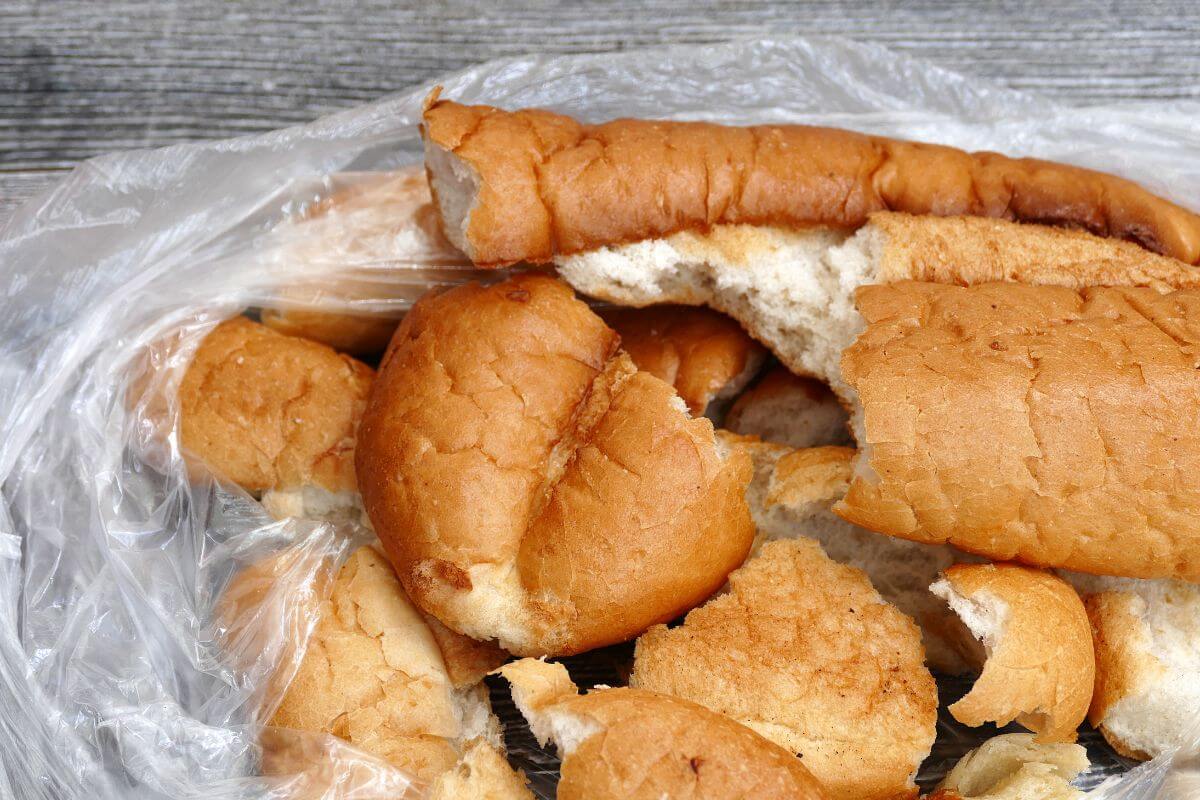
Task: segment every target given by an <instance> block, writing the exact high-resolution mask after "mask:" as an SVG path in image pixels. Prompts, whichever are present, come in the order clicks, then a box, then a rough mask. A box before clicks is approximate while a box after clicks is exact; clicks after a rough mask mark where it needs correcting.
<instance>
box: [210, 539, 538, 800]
mask: <svg viewBox="0 0 1200 800" xmlns="http://www.w3.org/2000/svg"><path fill="white" fill-rule="evenodd" d="M275 563H276V561H275V559H271V560H269V562H268V565H267V566H263V567H255V568H253V569H250V570H247V571H246V572H244V573H242V574H240V575H238V576H236V577H235V579H234V581H233V582H232V584H231V585H230V587H229V588H228V589H227V590H226V592H225V594H224V596H223V597H224V600H223V606H222V607H223V608H224V609H225V612H224V613H225V614H226V617H227V619H229V620H230V627H231V628H236V627H239V626H241V627H247V625H248V621H247V620H248V618H249V619H252V618H253V616H254V615H255V614H257V613H258V610H257V609H256V608H255V606H254V605H253V601H254V599H255V598H257V597H261V596H262V595H263V593H264V592H265V591H266V589H267V586H268V585H269V584H270V582H271V580H272V579H273V578H276V577H278V576H279V575H280V570H279V569H276V568H274V567H273V566H270V565H274V564H275ZM326 586H327V588H328V591H329V594H328V599H326V600H324V601H323V602H321V603H320V604H319V605H317V606H315V607H313V608H312V611H311V616H312V617H313V618H315V620H316V626H315V629H314V630H313V632H312V635H311V636H310V637H309V639H308V642H307V646H306V648H305V650H304V652H303V657H302V658H301V659H300V661H299V665H298V666H297V667H296V668H295V672H294V675H292V674H290V670H289V667H291V666H292V665H291V664H290V663H289V661H288V660H286V659H285V660H284V661H283V662H282V663H281V664H280V670H281V674H280V676H279V677H280V678H282V679H283V682H285V683H286V691H283V693H282V698H281V699H280V700H279V703H278V706H277V707H276V708H275V709H274V712H273V714H272V715H271V717H270V722H269V724H270V725H272V726H275V727H279V728H290V729H295V730H302V731H310V732H314V733H327V734H332V735H334V736H337V737H339V738H341V739H344V740H346V741H347V742H349V743H351V744H353V745H354V746H355V747H358V748H361V749H363V750H366V751H367V752H369V753H371V754H373V755H375V756H377V757H379V758H381V759H383V760H385V761H387V762H388V763H389V764H391V765H392V766H394V767H396V768H398V769H400V770H402V771H404V772H405V773H406V774H408V775H409V776H411V777H413V778H414V779H416V780H419V781H422V782H426V783H428V782H431V781H434V780H436V779H437V778H438V777H439V776H440V775H442V774H443V773H446V772H447V771H452V770H462V769H469V764H468V765H464V764H461V763H460V758H461V757H463V756H464V755H467V756H469V757H470V758H471V759H479V758H481V756H480V755H479V754H478V753H476V752H475V751H476V750H477V748H478V747H479V746H484V747H488V748H491V749H492V750H494V751H495V752H496V753H497V757H498V758H500V760H501V761H503V759H502V757H500V756H499V755H498V754H499V753H502V752H503V744H502V741H501V738H500V727H499V721H498V720H497V719H496V718H495V716H494V715H493V714H492V713H491V707H490V705H489V703H488V697H487V690H486V688H485V687H484V686H483V685H482V684H479V683H475V684H474V685H464V684H459V685H456V683H455V681H454V680H453V678H452V677H451V674H450V671H449V669H448V668H447V664H446V659H445V656H444V653H443V651H442V650H441V649H440V648H439V646H438V640H437V639H436V638H435V637H434V635H433V634H432V633H431V631H430V629H429V627H428V625H427V624H426V622H425V620H424V619H423V618H422V617H421V615H420V613H419V612H418V611H417V610H416V609H415V608H414V607H413V606H412V604H411V603H410V602H409V600H408V598H407V597H406V596H405V594H404V590H403V588H402V587H401V586H400V582H399V581H398V580H397V579H396V575H395V573H394V572H393V570H392V568H391V566H390V565H389V564H388V563H387V560H386V558H385V557H384V556H383V555H382V554H381V553H380V552H379V551H378V550H376V549H375V548H373V547H370V546H367V547H362V548H360V549H358V550H356V551H355V552H354V553H353V554H351V556H350V557H349V559H347V561H346V562H345V563H344V564H343V565H342V566H341V567H340V568H339V569H338V570H337V573H336V577H334V578H333V579H332V581H330V582H328V583H327V584H326ZM289 679H290V680H289ZM269 683H270V684H272V685H274V686H275V688H277V689H279V690H283V689H284V686H283V685H280V683H281V681H280V680H277V679H272V680H271V681H269ZM472 753H474V755H471V754H472ZM283 755H284V754H280V758H276V759H275V760H276V761H280V760H281V759H282V760H286V759H284V758H283ZM505 766H506V768H507V765H505ZM493 771H494V770H493ZM509 771H510V772H511V770H509ZM508 783H511V784H513V785H516V784H517V783H519V781H518V780H517V779H515V778H513V779H512V780H509V781H508ZM507 796H511V797H527V796H529V795H528V794H521V793H513V794H511V795H507Z"/></svg>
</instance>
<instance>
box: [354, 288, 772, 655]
mask: <svg viewBox="0 0 1200 800" xmlns="http://www.w3.org/2000/svg"><path fill="white" fill-rule="evenodd" d="M617 344H618V337H617V334H616V333H615V332H614V331H612V330H611V329H610V328H608V327H607V326H606V325H605V324H604V322H603V320H601V319H600V318H599V317H598V316H596V314H595V313H593V312H592V311H591V310H590V309H589V308H588V307H587V305H586V304H584V303H583V302H582V301H580V300H578V299H577V298H576V297H575V296H574V293H573V292H572V291H571V289H570V287H568V286H567V285H566V284H564V283H562V282H561V281H558V280H556V279H554V278H552V277H549V276H545V275H537V274H523V275H518V276H516V277H513V278H510V279H509V280H507V281H504V282H503V283H498V284H494V285H491V286H487V287H484V286H480V285H478V284H469V285H465V286H459V287H456V288H454V289H450V290H448V291H445V292H442V293H433V294H430V295H429V296H427V297H425V298H423V299H422V300H421V301H420V302H419V303H417V305H416V306H414V307H413V309H412V311H410V312H409V314H408V316H406V317H405V319H404V322H403V323H402V324H401V328H400V330H399V331H398V332H397V334H396V337H395V338H394V339H393V342H392V346H391V348H390V349H389V351H388V355H387V357H386V358H385V359H384V362H383V364H382V366H381V367H380V371H379V376H378V377H377V379H376V381H375V384H374V386H373V388H372V391H371V398H370V402H369V403H368V405H367V409H366V411H365V412H364V414H363V421H362V424H361V426H360V428H359V438H358V448H357V451H356V463H357V474H358V479H359V485H360V487H361V489H362V492H363V501H364V505H365V506H366V509H367V511H368V513H369V514H370V517H371V521H372V522H373V523H374V528H375V530H376V532H377V533H378V534H379V537H380V540H381V541H382V543H383V545H384V547H385V548H386V549H387V552H388V555H389V557H390V558H391V559H392V563H393V564H394V565H395V566H396V568H397V572H398V573H399V575H400V579H401V581H402V582H403V583H404V585H405V588H406V589H407V590H408V592H409V596H410V597H412V598H413V601H414V602H415V603H417V605H419V606H420V607H421V608H422V609H424V610H425V611H427V612H429V613H431V614H433V615H434V616H436V617H437V618H438V619H440V620H441V621H442V622H443V623H445V624H446V626H447V627H449V628H451V629H452V630H456V631H458V632H460V633H463V634H466V635H468V636H471V637H473V638H478V639H497V640H499V642H500V644H501V645H502V646H503V647H504V649H506V650H508V651H510V652H514V653H517V654H520V655H530V654H532V655H547V654H568V653H577V652H582V651H584V650H588V649H592V648H595V647H599V646H602V645H606V644H612V643H615V642H619V641H624V640H627V639H630V638H632V637H634V636H636V635H638V634H639V633H641V632H642V631H643V630H645V629H646V628H647V627H649V626H650V625H652V624H655V623H658V622H663V621H665V620H669V619H671V618H673V617H675V616H677V615H678V614H680V613H682V612H683V611H686V610H687V609H689V608H692V607H694V606H695V605H697V604H698V603H700V602H702V601H703V600H704V599H705V598H707V597H708V596H709V595H711V594H712V593H713V592H714V591H716V590H717V589H718V588H719V587H720V586H721V585H722V584H723V583H724V582H725V577H726V576H727V575H728V574H729V572H730V571H731V570H732V569H734V568H735V567H736V566H737V565H738V564H740V563H741V562H742V560H743V559H744V558H745V556H746V553H747V551H748V550H749V548H750V543H751V540H752V538H753V523H752V522H751V520H750V515H749V512H748V510H747V509H746V504H745V500H744V498H743V493H744V488H745V484H746V482H747V481H748V480H749V477H750V464H749V459H748V458H746V456H745V455H743V454H738V453H727V452H725V451H723V450H721V449H720V448H718V446H717V443H716V440H715V437H714V433H713V427H712V423H710V422H709V421H708V420H707V419H704V418H696V419H693V418H691V417H689V415H688V413H687V407H686V406H685V405H684V403H683V401H682V400H681V399H680V398H679V396H678V395H676V394H675V392H674V390H673V389H672V388H671V387H670V386H669V385H668V384H666V383H664V382H663V381H661V380H659V379H658V378H655V377H653V376H651V375H649V374H647V373H645V372H641V371H639V370H637V368H636V367H635V366H634V364H633V362H632V361H631V360H630V358H629V356H628V355H626V354H624V353H621V352H619V351H618V347H617Z"/></svg>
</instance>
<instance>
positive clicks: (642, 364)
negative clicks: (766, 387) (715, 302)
mask: <svg viewBox="0 0 1200 800" xmlns="http://www.w3.org/2000/svg"><path fill="white" fill-rule="evenodd" d="M600 317H601V318H602V319H603V320H604V321H605V322H606V323H608V325H609V326H610V327H611V328H612V329H613V330H615V331H616V332H617V333H618V334H619V335H620V337H621V348H622V349H623V350H625V352H627V353H629V357H630V358H632V359H633V363H634V364H637V368H638V369H639V370H642V371H644V372H648V373H650V374H651V375H653V376H654V377H656V378H660V379H662V380H664V381H666V382H667V383H669V384H671V385H672V386H674V387H675V391H676V392H678V393H679V396H680V397H682V398H683V401H684V402H685V403H687V405H688V410H689V411H691V413H692V414H693V415H700V414H703V413H704V411H705V409H707V408H708V405H709V403H711V402H712V401H713V400H714V399H717V398H718V397H720V398H725V397H729V396H731V395H732V394H734V393H736V392H737V391H739V390H740V389H741V388H742V387H743V386H745V384H746V383H747V382H748V381H749V380H750V378H752V377H753V376H754V373H755V372H757V370H758V367H759V366H760V365H761V364H762V362H763V360H764V358H765V357H766V348H764V347H763V346H762V345H760V344H759V343H758V342H756V341H754V340H753V339H751V338H750V335H749V334H748V333H746V332H745V331H744V330H742V326H741V325H738V324H737V322H735V321H734V320H732V319H730V318H729V317H727V316H725V315H724V314H720V313H718V312H716V311H713V310H711V309H708V308H700V307H696V306H675V305H663V306H651V307H649V308H606V309H603V310H601V311H600ZM739 384H740V385H739Z"/></svg>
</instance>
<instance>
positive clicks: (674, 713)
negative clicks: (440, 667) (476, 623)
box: [500, 658, 831, 800]
mask: <svg viewBox="0 0 1200 800" xmlns="http://www.w3.org/2000/svg"><path fill="white" fill-rule="evenodd" d="M500 673H501V674H502V675H503V676H504V677H505V678H507V679H508V681H509V683H510V684H511V686H512V694H513V701H514V702H515V703H516V706H517V709H518V710H520V712H521V714H522V715H524V717H525V719H526V720H527V721H528V722H529V728H530V730H531V731H532V732H533V735H534V736H535V737H536V738H537V740H538V743H539V744H541V745H543V746H545V745H546V743H547V742H553V743H554V746H555V747H556V748H557V750H558V754H559V758H560V759H561V760H562V769H561V773H562V777H561V779H560V780H559V783H558V799H559V800H610V799H611V800H660V798H664V797H670V798H697V800H699V799H700V798H707V799H709V800H733V798H750V797H753V798H756V800H772V799H773V798H779V799H780V800H783V798H788V800H820V799H821V798H827V797H831V795H829V794H827V793H826V792H825V791H823V789H822V787H821V785H820V783H819V782H818V781H817V780H816V779H815V778H814V777H813V776H812V774H810V773H809V771H808V770H807V769H805V767H804V765H803V764H802V763H801V762H800V760H799V759H797V758H795V757H794V756H792V754H791V753H789V752H788V751H787V750H784V749H783V748H781V747H779V746H778V745H776V744H773V743H771V742H770V741H768V740H767V739H765V738H763V737H762V736H760V735H758V734H757V733H755V732H754V731H752V730H751V729H749V728H747V727H744V726H742V725H739V724H738V723H736V722H734V721H733V720H731V719H729V718H728V717H725V716H723V715H721V714H716V713H713V712H712V711H709V710H708V709H706V708H703V707H701V706H699V705H696V704H694V703H689V702H687V701H685V700H680V699H678V698H675V697H669V696H666V695H662V694H657V693H655V692H648V691H644V690H640V689H625V688H621V689H608V688H598V689H595V690H593V691H591V692H588V693H587V694H583V695H581V694H579V693H578V690H577V688H576V686H575V684H574V683H572V682H571V678H570V676H569V675H568V674H567V670H566V668H565V667H563V666H562V665H561V664H549V663H546V662H544V661H536V660H534V659H529V658H526V659H522V660H521V661H516V662H513V663H511V664H508V665H506V666H504V667H502V668H501V669H500Z"/></svg>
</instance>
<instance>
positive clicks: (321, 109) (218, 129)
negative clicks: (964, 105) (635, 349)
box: [0, 0, 1200, 219]
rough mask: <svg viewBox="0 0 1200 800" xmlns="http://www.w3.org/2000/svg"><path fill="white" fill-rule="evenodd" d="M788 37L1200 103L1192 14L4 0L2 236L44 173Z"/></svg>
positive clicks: (1145, 0) (1032, 1) (1164, 9)
mask: <svg viewBox="0 0 1200 800" xmlns="http://www.w3.org/2000/svg"><path fill="white" fill-rule="evenodd" d="M788 34H806V35H819V34H834V35H842V36H849V37H853V38H857V39H862V40H866V41H874V42H879V43H883V44H885V45H887V46H889V47H892V48H894V49H896V50H899V51H903V52H906V53H909V54H911V55H914V56H918V57H921V58H927V59H929V60H931V61H934V62H936V63H938V64H941V65H943V66H945V67H948V68H950V69H953V70H957V71H960V72H963V73H967V74H971V75H978V76H982V77H986V78H990V79H993V80H996V81H998V82H1000V83H1003V84H1006V85H1008V86H1013V87H1017V88H1022V89H1030V90H1035V91H1040V92H1044V93H1046V94H1048V95H1051V96H1054V97H1057V98H1059V99H1062V100H1066V101H1070V102H1077V103H1095V102H1105V101H1113V100H1122V99H1132V98H1139V99H1145V98H1161V99H1168V98H1184V97H1189V98H1190V97H1200V47H1198V46H1197V44H1196V42H1197V39H1198V37H1200V3H1196V2H1194V0H1123V1H1120V2H1118V0H1112V1H1111V2H1095V1H1094V0H1056V1H1055V2H1046V0H1001V1H998V2H989V1H988V0H913V1H912V2H864V1H863V0H819V1H815V2H798V3H783V2H770V3H757V2H705V1H704V0H618V1H617V2H596V0H583V1H582V2H561V3H556V2H529V1H528V0H526V1H525V2H485V1H484V0H469V1H467V2H454V3H451V2H441V1H438V0H434V1H432V2H431V1H429V0H425V1H423V2H417V1H415V0H406V1H405V2H391V1H390V0H365V1H364V2H356V3H329V2H321V0H292V1H291V2H288V3H277V2H265V0H254V1H253V2H227V0H191V1H190V2H189V1H187V0H165V1H163V2H155V3H145V2H96V0H91V1H90V2H89V1H88V0H32V1H29V0H21V1H18V2H14V1H13V0H0V219H4V218H5V216H6V211H5V209H8V208H11V207H12V206H13V205H14V204H15V202H16V201H17V200H19V199H21V198H23V197H24V196H27V195H28V194H29V193H30V191H31V190H32V188H33V187H36V184H37V181H38V180H39V179H37V178H30V177H29V173H30V172H36V171H40V170H45V169H62V168H67V167H70V166H71V165H73V164H74V163H76V162H78V161H79V160H81V159H84V158H88V157H90V156H94V155H97V154H100V153H105V152H111V151H114V150H123V149H128V148H134V147H156V146H161V145H165V144H171V143H175V142H181V141H192V140H196V139H200V138H212V137H226V136H236V135H239V134H244V133H251V132H257V131H264V130H270V129H272V128H278V127H281V126H284V125H289V124H293V123H297V122H303V121H306V120H310V119H312V118H314V117H316V116H319V115H321V114H325V113H328V112H330V111H333V110H336V109H341V108H345V107H347V106H350V105H353V104H355V103H359V102H363V101H366V100H371V99H375V98H377V97H379V96H381V95H383V94H387V93H389V92H395V91H399V90H402V89H404V88H406V87H409V86H412V85H414V84H418V83H423V82H427V81H429V80H430V79H432V78H434V77H436V76H438V75H441V74H444V73H446V72H450V71H453V70H457V69H461V68H462V67H464V66H467V65H469V64H473V63H476V62H479V61H484V60H487V59H489V58H495V57H498V56H506V55H517V54H521V53H525V52H530V51H545V52H555V53H574V52H607V51H614V50H623V49H627V48H631V47H640V46H645V45H653V44H661V43H668V42H711V41H718V40H722V39H728V38H735V37H759V36H768V35H770V36H778V35H788ZM14 176H15V177H14Z"/></svg>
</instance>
